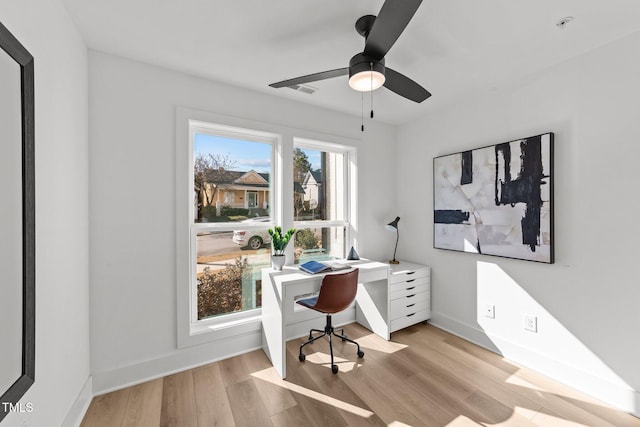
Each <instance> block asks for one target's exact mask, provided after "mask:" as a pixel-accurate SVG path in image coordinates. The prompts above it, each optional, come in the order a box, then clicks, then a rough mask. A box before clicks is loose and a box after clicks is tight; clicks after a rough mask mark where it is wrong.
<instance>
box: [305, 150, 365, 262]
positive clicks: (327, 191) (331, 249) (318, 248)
mask: <svg viewBox="0 0 640 427" xmlns="http://www.w3.org/2000/svg"><path fill="white" fill-rule="evenodd" d="M353 155H354V153H353V151H352V150H350V149H349V148H347V147H343V146H338V145H336V144H330V143H323V142H318V141H309V140H303V139H296V140H295V141H294V149H293V184H294V185H293V204H294V206H293V211H294V227H295V228H296V230H297V232H296V236H295V239H294V255H295V263H301V262H306V261H309V260H311V259H314V260H328V259H336V258H344V257H345V256H346V250H347V248H346V244H347V242H348V241H349V240H350V239H349V235H350V222H349V218H350V213H351V212H350V210H349V203H348V201H349V200H350V199H349V194H350V185H349V184H350V180H349V165H350V161H351V160H352V159H351V157H353Z"/></svg>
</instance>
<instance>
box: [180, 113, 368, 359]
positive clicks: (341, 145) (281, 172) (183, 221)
mask: <svg viewBox="0 0 640 427" xmlns="http://www.w3.org/2000/svg"><path fill="white" fill-rule="evenodd" d="M175 118H176V125H175V132H176V135H175V174H176V175H175V180H176V181H175V183H176V184H175V185H176V187H175V200H176V203H175V220H176V232H175V236H176V253H175V262H176V268H175V271H176V273H175V274H176V335H177V337H176V338H177V340H176V346H177V348H178V349H185V348H187V347H190V346H195V345H202V344H206V343H211V342H216V341H217V342H224V343H225V345H226V343H229V345H231V346H232V347H230V350H229V351H230V352H231V353H233V352H234V351H236V350H233V348H237V345H239V343H249V342H251V343H254V344H250V345H259V344H256V343H257V342H258V341H259V340H260V335H261V330H262V324H261V319H262V316H261V309H256V314H255V315H254V316H252V317H246V318H240V319H236V318H235V316H233V318H231V317H230V316H232V314H233V313H232V314H228V315H225V316H221V317H220V318H224V319H225V321H224V322H223V321H220V323H215V324H207V323H206V320H205V321H198V322H192V312H195V313H196V314H195V317H197V306H196V308H195V310H193V309H192V299H191V294H190V289H191V286H190V283H191V279H192V276H191V275H192V268H194V269H195V266H192V265H191V256H192V255H191V254H192V253H195V243H194V239H193V237H192V229H191V225H192V224H193V218H194V212H193V210H194V206H193V205H194V203H193V200H194V198H193V154H194V153H193V141H191V140H190V139H191V137H190V130H189V123H190V122H191V121H195V122H201V123H203V124H207V123H211V124H214V123H217V124H219V125H218V126H220V127H221V128H225V127H226V128H232V129H233V128H240V129H245V130H255V131H256V132H257V133H262V134H270V135H271V136H273V137H276V138H277V144H275V145H274V146H273V150H272V152H273V159H272V162H273V163H272V171H273V177H272V178H271V179H270V181H271V188H270V196H269V206H270V213H271V223H273V224H277V225H282V226H283V227H284V228H289V227H292V226H293V222H294V221H293V219H294V210H293V179H292V177H293V175H292V174H293V147H294V141H296V142H299V141H304V142H305V146H308V145H309V144H308V143H309V142H313V141H316V142H317V144H318V145H317V147H318V148H321V149H325V150H326V149H328V148H332V149H338V150H346V151H348V152H349V161H348V163H349V170H348V177H347V178H348V200H347V205H346V206H348V208H349V209H348V213H347V214H348V223H349V226H348V228H347V230H346V233H345V234H346V236H347V237H345V246H348V245H349V244H352V245H354V246H357V243H356V242H357V162H356V158H357V157H356V154H357V148H356V147H357V146H358V140H356V139H351V138H347V137H340V136H336V135H330V134H324V133H321V132H318V131H310V130H304V129H300V128H293V127H289V126H286V125H282V124H277V123H267V122H262V121H259V120H256V119H252V118H240V117H234V116H228V115H222V114H218V113H213V112H209V111H202V110H197V109H193V108H188V107H182V106H177V107H176V110H175ZM325 141H326V142H325ZM285 177H286V179H285ZM271 223H265V224H266V225H267V226H269V224H271ZM229 224H231V227H233V224H235V223H229ZM326 225H329V224H326ZM199 227H200V226H199ZM260 228H262V227H260ZM347 233H348V234H347ZM293 246H294V245H289V246H288V247H287V250H286V254H287V260H288V264H293ZM346 250H347V248H346V247H345V251H346ZM345 255H346V252H345ZM257 310H260V313H257ZM256 340H257V341H256ZM231 343H235V344H231ZM231 353H230V354H231Z"/></svg>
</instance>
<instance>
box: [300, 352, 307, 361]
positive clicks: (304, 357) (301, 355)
mask: <svg viewBox="0 0 640 427" xmlns="http://www.w3.org/2000/svg"><path fill="white" fill-rule="evenodd" d="M306 358H307V356H305V355H304V354H303V353H300V354H299V355H298V360H300V361H301V362H304V360H305V359H306Z"/></svg>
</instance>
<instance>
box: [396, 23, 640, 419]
mask: <svg viewBox="0 0 640 427" xmlns="http://www.w3.org/2000/svg"><path fill="white" fill-rule="evenodd" d="M639 48H640V33H639V34H635V35H632V36H630V37H628V38H626V39H623V40H620V41H617V42H615V43H613V44H610V45H607V46H603V47H601V48H599V49H597V50H596V51H593V52H591V53H589V54H586V55H583V56H580V57H577V58H574V59H572V60H570V61H567V62H565V63H563V64H560V65H558V66H555V67H553V68H551V69H548V70H545V71H544V72H541V73H538V74H536V75H532V76H530V77H529V78H527V79H523V80H522V81H519V82H516V83H513V84H508V85H507V84H505V85H504V86H502V87H499V88H497V90H495V91H492V92H487V93H486V94H485V95H484V96H482V97H476V98H474V99H470V100H469V101H468V102H467V103H465V104H463V105H457V106H452V107H449V108H447V109H445V110H443V111H440V112H437V113H434V114H431V115H429V116H427V117H424V118H422V119H421V120H418V121H415V122H412V123H410V124H407V125H404V126H402V127H400V129H399V130H398V141H399V145H398V156H397V164H396V167H397V171H398V175H397V182H398V185H397V187H396V189H397V200H398V203H399V205H400V213H399V215H400V216H401V217H402V219H403V221H402V225H403V229H404V230H411V235H412V237H411V238H404V239H401V243H400V249H399V252H401V253H402V254H403V257H405V258H408V259H410V260H412V261H416V262H422V263H427V264H430V265H432V266H433V270H432V274H433V323H435V324H437V325H441V326H443V327H445V328H446V329H449V330H451V331H453V332H455V333H457V334H460V335H462V336H464V337H467V338H470V339H472V340H474V341H476V342H480V343H482V344H483V345H486V346H488V347H490V348H493V349H497V350H498V351H500V352H502V353H503V354H505V356H507V357H508V358H511V359H513V360H516V361H519V362H521V363H523V364H524V365H527V366H529V367H532V368H534V369H537V370H539V371H541V372H544V373H546V374H549V375H551V376H553V377H555V378H556V379H559V380H561V381H564V382H566V383H569V384H570V385H573V386H574V387H577V388H579V389H582V390H583V391H586V392H587V393H589V394H592V395H594V396H597V397H599V398H601V399H603V400H606V401H608V402H609V403H612V404H614V405H616V406H618V407H621V408H623V409H626V410H628V411H632V412H633V411H635V413H636V414H638V413H640V399H638V394H637V392H636V390H639V389H640V369H638V360H640V346H638V343H637V337H638V327H639V326H640V310H639V309H638V304H639V302H640V286H638V280H637V277H638V273H637V271H636V263H637V262H638V261H637V254H638V250H637V244H638V241H639V240H640V228H639V227H638V225H637V213H638V212H639V211H640V198H639V197H638V191H637V184H638V182H639V181H638V170H639V168H638V167H639V163H638V159H639V157H640V145H639V141H640V121H639V120H638V112H639V111H640V110H639V109H638V99H640V83H639V80H638V76H639V75H640V61H639V60H638V56H637V52H638V49H639ZM547 131H551V132H555V242H556V243H555V248H556V263H555V264H553V265H544V264H537V263H532V262H525V261H517V260H509V259H503V258H497V257H489V256H480V255H473V254H465V253H457V252H450V251H444V250H436V249H433V244H432V242H433V229H432V226H433V213H432V212H433V190H432V169H431V164H432V159H433V157H435V156H439V155H444V154H449V153H454V152H459V151H463V150H468V149H473V148H478V147H482V146H486V145H491V144H495V143H499V142H506V141H510V140H514V139H518V138H520V137H526V136H532V135H537V134H540V133H544V132H547ZM419 172H423V173H424V175H423V176H424V180H423V182H422V190H421V192H420V193H419V194H416V190H415V188H414V186H407V185H403V183H407V182H415V179H416V174H417V173H419ZM419 196H420V197H419ZM407 234H408V233H405V236H406V235H407ZM409 254H410V255H409ZM485 304H494V305H495V314H496V318H495V320H491V319H487V318H485V317H483V314H482V310H483V309H484V306H485ZM525 313H526V314H533V315H536V316H538V328H539V332H538V333H537V334H534V333H530V332H526V331H524V330H523V327H522V315H523V314H525Z"/></svg>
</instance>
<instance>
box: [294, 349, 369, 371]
mask: <svg viewBox="0 0 640 427" xmlns="http://www.w3.org/2000/svg"><path fill="white" fill-rule="evenodd" d="M305 363H313V364H316V365H322V366H324V367H326V368H328V369H329V370H331V356H330V355H329V354H327V353H322V352H316V353H312V354H308V355H307V359H306V362H305ZM333 363H335V364H336V365H338V368H339V369H340V372H349V371H352V370H354V369H355V368H357V367H359V366H361V364H360V363H357V362H354V361H352V360H348V359H343V358H342V357H338V356H336V355H334V356H333Z"/></svg>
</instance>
